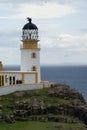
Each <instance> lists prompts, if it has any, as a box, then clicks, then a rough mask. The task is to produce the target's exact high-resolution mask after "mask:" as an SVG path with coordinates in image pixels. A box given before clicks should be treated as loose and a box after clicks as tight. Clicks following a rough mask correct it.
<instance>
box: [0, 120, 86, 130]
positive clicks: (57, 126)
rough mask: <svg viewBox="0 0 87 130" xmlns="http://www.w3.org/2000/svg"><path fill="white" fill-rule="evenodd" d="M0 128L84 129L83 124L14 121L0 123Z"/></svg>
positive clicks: (12, 129)
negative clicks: (11, 122)
mask: <svg viewBox="0 0 87 130" xmlns="http://www.w3.org/2000/svg"><path fill="white" fill-rule="evenodd" d="M0 130H86V129H85V127H84V125H83V124H79V123H76V124H66V123H56V122H47V123H44V122H27V121H26V122H16V123H14V124H6V123H0Z"/></svg>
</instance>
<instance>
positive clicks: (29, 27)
mask: <svg viewBox="0 0 87 130" xmlns="http://www.w3.org/2000/svg"><path fill="white" fill-rule="evenodd" d="M27 19H28V21H29V22H28V23H27V24H25V25H24V27H23V29H38V28H37V26H36V25H35V24H33V23H32V19H31V18H27Z"/></svg>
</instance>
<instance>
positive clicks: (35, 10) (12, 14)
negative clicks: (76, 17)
mask: <svg viewBox="0 0 87 130" xmlns="http://www.w3.org/2000/svg"><path fill="white" fill-rule="evenodd" d="M7 5H8V6H7ZM1 7H2V4H1ZM3 8H4V10H3ZM3 8H2V11H3V16H2V15H0V18H1V19H5V18H18V19H19V18H25V17H27V16H30V17H34V18H58V17H62V16H65V15H68V14H72V13H75V12H76V9H75V8H74V7H71V6H68V5H62V4H58V3H57V4H56V3H51V2H48V3H44V4H33V5H32V4H29V3H20V4H19V6H17V7H16V10H15V6H13V5H12V4H5V5H4V4H3ZM7 12H8V13H9V14H7Z"/></svg>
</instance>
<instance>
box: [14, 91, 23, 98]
mask: <svg viewBox="0 0 87 130" xmlns="http://www.w3.org/2000/svg"><path fill="white" fill-rule="evenodd" d="M24 95H25V92H15V93H13V96H14V98H21V97H24Z"/></svg>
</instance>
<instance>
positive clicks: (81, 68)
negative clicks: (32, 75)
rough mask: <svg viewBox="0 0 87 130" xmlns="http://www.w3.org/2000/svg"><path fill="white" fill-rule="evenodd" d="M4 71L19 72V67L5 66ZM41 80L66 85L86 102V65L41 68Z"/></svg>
mask: <svg viewBox="0 0 87 130" xmlns="http://www.w3.org/2000/svg"><path fill="white" fill-rule="evenodd" d="M4 70H9V71H19V70H20V66H19V65H14V66H13V65H5V66H4ZM41 80H45V81H51V82H56V83H58V84H59V83H60V84H67V85H69V86H70V87H71V88H74V89H76V90H77V91H79V92H80V93H81V94H82V95H83V97H84V99H85V100H86V101H87V65H72V66H69V65H68V66H41Z"/></svg>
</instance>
